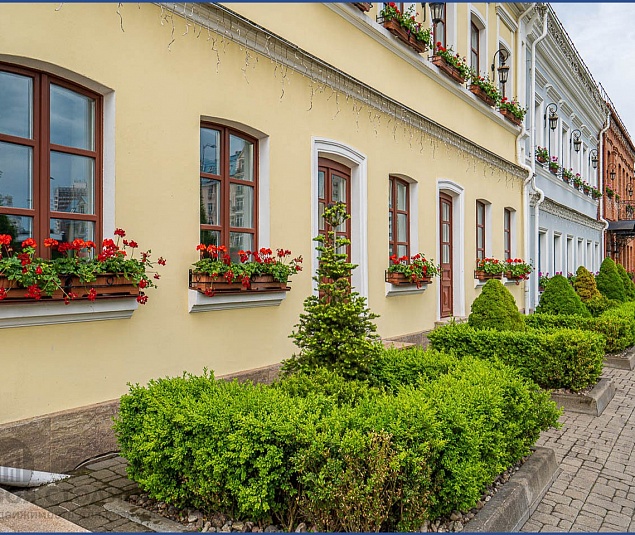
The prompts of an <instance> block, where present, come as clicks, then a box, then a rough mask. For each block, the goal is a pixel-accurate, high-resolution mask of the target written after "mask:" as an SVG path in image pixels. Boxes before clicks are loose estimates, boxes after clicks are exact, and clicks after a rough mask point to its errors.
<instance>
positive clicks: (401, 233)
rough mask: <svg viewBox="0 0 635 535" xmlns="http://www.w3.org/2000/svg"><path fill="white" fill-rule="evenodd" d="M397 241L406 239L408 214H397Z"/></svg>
mask: <svg viewBox="0 0 635 535" xmlns="http://www.w3.org/2000/svg"><path fill="white" fill-rule="evenodd" d="M397 241H401V242H405V241H408V216H407V215H406V214H397Z"/></svg>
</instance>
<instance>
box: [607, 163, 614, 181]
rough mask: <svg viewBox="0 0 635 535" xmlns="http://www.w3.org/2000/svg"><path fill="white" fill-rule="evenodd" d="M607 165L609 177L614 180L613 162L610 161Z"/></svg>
mask: <svg viewBox="0 0 635 535" xmlns="http://www.w3.org/2000/svg"><path fill="white" fill-rule="evenodd" d="M607 167H608V169H609V178H610V179H611V180H615V164H614V163H610V164H609V165H608V166H607Z"/></svg>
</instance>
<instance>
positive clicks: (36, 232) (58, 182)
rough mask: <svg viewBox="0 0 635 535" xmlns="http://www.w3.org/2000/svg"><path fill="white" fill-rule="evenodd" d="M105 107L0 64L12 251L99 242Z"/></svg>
mask: <svg viewBox="0 0 635 535" xmlns="http://www.w3.org/2000/svg"><path fill="white" fill-rule="evenodd" d="M102 106H103V103H102V97H101V96H100V95H99V94H97V93H94V92H92V91H90V90H88V89H86V88H84V87H81V86H78V85H76V84H73V83H71V82H68V81H66V80H63V79H60V78H58V77H56V76H53V75H50V74H48V73H45V72H40V71H36V70H32V69H25V68H23V67H18V66H14V65H9V64H4V63H0V234H10V235H11V236H12V237H13V243H12V245H13V247H14V248H19V245H20V243H21V242H22V241H23V240H25V239H26V238H29V237H32V238H33V239H35V241H36V242H37V243H38V244H41V243H42V242H43V241H44V239H45V238H47V237H51V238H54V239H56V240H58V241H59V242H69V241H73V240H74V239H76V238H80V239H83V240H85V241H88V240H90V241H94V242H96V243H100V242H101V239H102V218H101V211H102V168H103V164H102V116H103V113H102ZM49 253H50V251H49V250H48V249H46V248H44V247H40V248H39V249H38V255H39V256H42V257H46V256H47V254H49Z"/></svg>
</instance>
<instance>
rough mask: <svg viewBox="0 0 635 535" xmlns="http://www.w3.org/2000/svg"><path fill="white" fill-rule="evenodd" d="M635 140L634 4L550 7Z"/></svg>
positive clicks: (564, 4) (576, 4) (590, 4)
mask: <svg viewBox="0 0 635 535" xmlns="http://www.w3.org/2000/svg"><path fill="white" fill-rule="evenodd" d="M551 5H552V7H553V8H554V10H555V12H556V14H557V15H558V18H559V19H560V22H562V25H563V26H564V27H565V29H566V30H567V33H568V34H569V37H571V40H572V41H573V44H574V45H575V47H576V48H577V49H578V52H579V53H580V55H581V56H582V59H583V60H584V62H585V63H586V64H587V67H588V68H589V70H590V71H591V74H592V75H593V78H595V81H596V82H599V83H601V84H602V86H603V87H604V89H605V90H606V92H607V93H608V94H609V97H610V98H611V100H612V101H613V104H614V105H615V108H616V109H617V113H618V114H619V115H620V117H621V118H622V121H623V122H624V124H625V125H626V128H627V129H628V132H629V134H630V136H631V139H635V3H622V2H618V3H588V4H586V3H585V4H578V3H552V4H551Z"/></svg>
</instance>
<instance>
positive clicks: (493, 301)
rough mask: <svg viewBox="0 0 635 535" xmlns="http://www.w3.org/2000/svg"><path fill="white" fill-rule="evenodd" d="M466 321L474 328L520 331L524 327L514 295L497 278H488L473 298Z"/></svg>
mask: <svg viewBox="0 0 635 535" xmlns="http://www.w3.org/2000/svg"><path fill="white" fill-rule="evenodd" d="M468 323H469V324H470V325H471V326H472V327H474V328H475V329H496V330H498V331H522V330H523V329H524V328H525V323H524V322H523V316H522V314H521V313H520V312H519V311H518V307H517V306H516V301H515V300H514V296H513V295H512V294H511V293H510V291H509V290H508V289H507V288H505V286H504V285H503V284H502V283H501V281H499V280H497V279H490V280H488V281H487V283H486V284H485V286H483V290H482V291H481V295H479V296H478V297H477V298H476V299H474V302H473V303H472V313H471V314H470V316H469V318H468Z"/></svg>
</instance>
